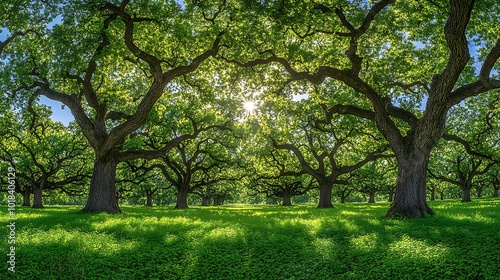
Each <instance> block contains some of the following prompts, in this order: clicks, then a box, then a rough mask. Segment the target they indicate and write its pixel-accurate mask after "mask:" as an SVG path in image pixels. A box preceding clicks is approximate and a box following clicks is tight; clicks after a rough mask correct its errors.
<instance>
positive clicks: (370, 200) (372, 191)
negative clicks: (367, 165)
mask: <svg viewBox="0 0 500 280" xmlns="http://www.w3.org/2000/svg"><path fill="white" fill-rule="evenodd" d="M376 193H377V191H376V190H374V189H372V190H370V198H369V199H368V203H375V194H376Z"/></svg>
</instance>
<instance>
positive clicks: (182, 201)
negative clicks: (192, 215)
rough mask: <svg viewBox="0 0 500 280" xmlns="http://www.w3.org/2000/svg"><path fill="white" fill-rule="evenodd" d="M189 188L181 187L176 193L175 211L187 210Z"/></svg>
mask: <svg viewBox="0 0 500 280" xmlns="http://www.w3.org/2000/svg"><path fill="white" fill-rule="evenodd" d="M188 194H189V186H182V187H181V189H180V190H179V192H178V193H177V203H176V204H175V209H187V208H189V207H188Z"/></svg>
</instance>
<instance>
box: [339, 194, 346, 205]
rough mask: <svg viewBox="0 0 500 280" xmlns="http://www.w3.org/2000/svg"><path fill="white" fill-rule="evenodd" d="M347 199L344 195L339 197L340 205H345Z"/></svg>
mask: <svg viewBox="0 0 500 280" xmlns="http://www.w3.org/2000/svg"><path fill="white" fill-rule="evenodd" d="M346 198H347V196H346V195H341V196H340V204H345V199H346Z"/></svg>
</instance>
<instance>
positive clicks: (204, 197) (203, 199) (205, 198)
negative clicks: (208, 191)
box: [201, 195, 211, 206]
mask: <svg viewBox="0 0 500 280" xmlns="http://www.w3.org/2000/svg"><path fill="white" fill-rule="evenodd" d="M210 200H211V199H210V196H208V195H202V196H201V206H210Z"/></svg>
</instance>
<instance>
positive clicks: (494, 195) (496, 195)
mask: <svg viewBox="0 0 500 280" xmlns="http://www.w3.org/2000/svg"><path fill="white" fill-rule="evenodd" d="M493 197H498V189H497V188H495V189H493Z"/></svg>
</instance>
